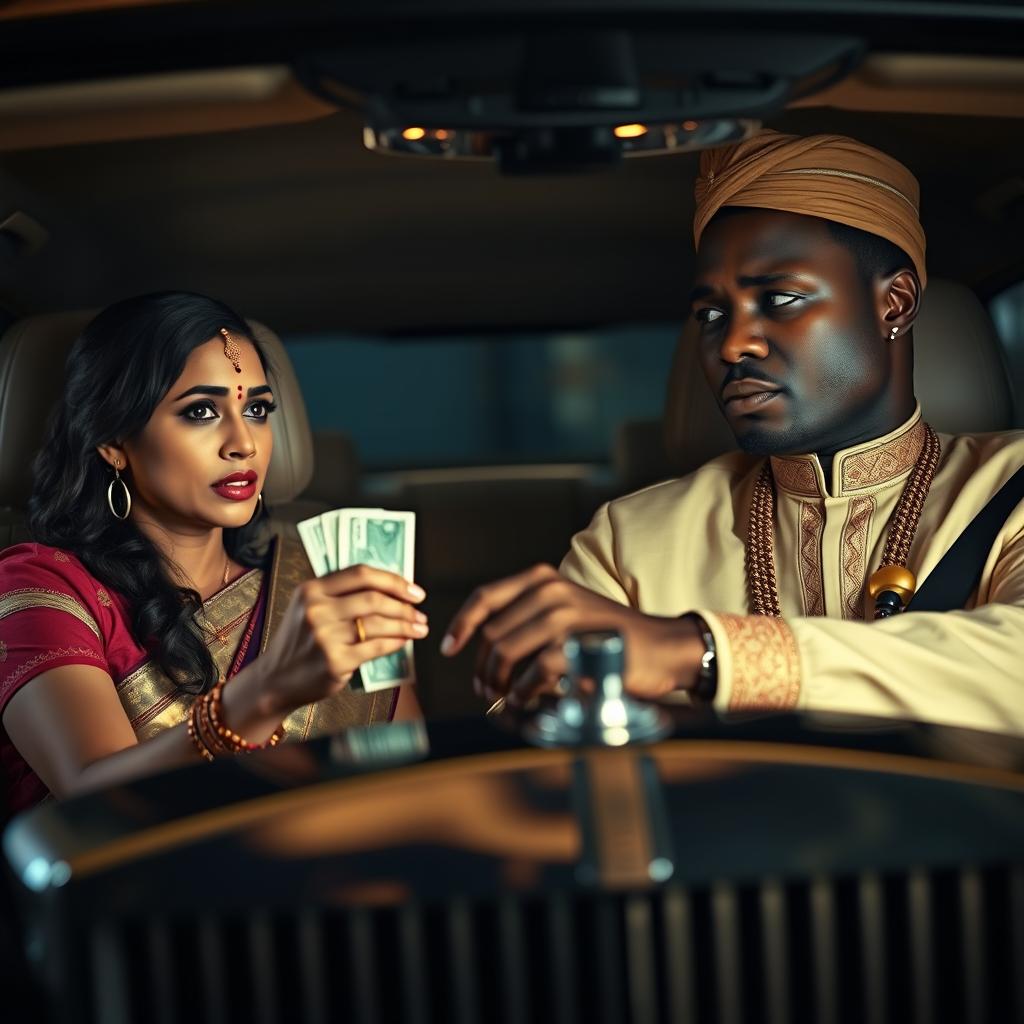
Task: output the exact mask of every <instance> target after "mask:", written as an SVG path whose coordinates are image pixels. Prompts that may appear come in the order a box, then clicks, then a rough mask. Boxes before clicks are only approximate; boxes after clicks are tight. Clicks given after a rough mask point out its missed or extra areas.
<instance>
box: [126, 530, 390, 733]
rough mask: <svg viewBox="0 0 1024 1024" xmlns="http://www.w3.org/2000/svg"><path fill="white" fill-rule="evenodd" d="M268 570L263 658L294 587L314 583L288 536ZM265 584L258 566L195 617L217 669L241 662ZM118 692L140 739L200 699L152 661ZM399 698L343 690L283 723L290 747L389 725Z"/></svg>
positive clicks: (281, 538) (174, 721)
mask: <svg viewBox="0 0 1024 1024" xmlns="http://www.w3.org/2000/svg"><path fill="white" fill-rule="evenodd" d="M268 572H269V577H270V579H269V582H268V584H267V586H268V588H269V590H268V595H267V607H266V612H265V619H264V626H263V636H262V637H261V639H260V648H259V655H260V656H262V655H263V653H264V652H265V651H266V649H267V645H268V644H269V642H270V640H271V638H272V637H273V636H274V635H275V634H276V631H277V629H278V627H279V626H280V624H281V621H282V620H283V618H284V614H285V612H286V611H287V608H288V602H289V599H290V597H291V594H292V592H293V591H294V589H295V588H296V587H297V586H298V585H299V584H300V583H302V582H304V581H305V580H307V579H313V578H314V574H313V570H312V568H311V567H310V564H309V560H308V559H307V557H306V553H305V551H304V550H303V549H302V546H301V544H300V543H299V542H298V541H294V540H292V539H291V538H289V537H288V536H286V535H283V534H279V535H278V537H277V539H276V542H275V544H274V549H273V555H272V559H271V565H270V569H269V570H268ZM263 581H264V571H263V570H262V569H252V570H250V571H249V572H247V573H245V574H244V575H242V576H240V577H239V578H238V579H237V580H235V581H234V582H233V583H231V584H229V585H228V586H227V587H225V588H224V589H223V590H221V591H219V592H218V593H217V594H214V596H213V597H211V598H210V599H209V600H208V601H206V602H204V604H203V608H202V610H201V613H200V612H197V614H196V621H197V624H198V626H199V628H200V629H201V630H202V632H203V635H204V638H205V640H206V645H207V648H208V649H209V651H210V654H211V656H212V657H213V660H214V664H215V665H216V666H217V668H218V670H219V671H220V672H222V673H223V674H225V675H226V674H227V672H228V670H229V669H230V667H231V664H232V662H233V661H234V658H235V654H236V652H237V651H238V645H239V643H240V642H241V639H242V636H243V634H244V632H245V628H246V626H247V625H248V623H249V618H250V616H251V613H252V611H253V609H254V607H255V604H256V600H257V599H258V597H259V592H260V587H261V586H262V585H263ZM229 685H230V684H229ZM117 691H118V696H119V697H120V699H121V704H122V706H123V707H124V709H125V713H126V714H127V715H128V718H129V720H130V721H131V723H132V728H133V729H134V730H135V735H136V736H137V737H138V739H140V740H145V739H149V738H150V737H152V736H155V735H157V734H158V733H160V732H163V731H164V730H165V729H169V728H171V727H172V726H175V725H179V724H180V723H181V722H184V721H185V720H186V719H187V718H188V714H189V711H190V709H191V707H192V703H193V701H194V700H195V695H194V694H190V693H182V692H181V691H180V690H179V689H178V688H177V686H175V684H174V683H173V681H172V680H171V679H170V678H169V677H168V676H167V675H166V674H165V673H164V672H163V670H162V669H160V668H159V667H158V666H157V665H156V664H154V663H153V662H152V661H146V662H144V663H143V664H142V665H140V666H138V668H136V669H134V670H133V671H132V672H131V673H130V674H129V675H127V676H125V678H124V679H122V680H121V681H120V682H119V683H118V684H117ZM393 699H394V694H393V692H392V691H391V690H384V691H381V692H380V693H372V694H365V693H358V692H355V691H352V690H348V689H345V690H342V691H341V692H340V693H337V694H335V695H334V696H333V697H329V698H327V699H326V700H322V701H320V702H318V703H317V704H310V705H307V706H306V707H303V708H299V709H297V710H296V711H293V712H292V713H291V714H290V715H288V717H287V718H286V719H285V721H284V739H285V741H286V742H288V741H291V742H298V741H302V740H307V739H313V738H315V737H317V736H326V735H330V734H332V733H336V732H339V731H341V730H343V729H347V728H350V727H351V726H357V725H369V724H372V723H374V722H386V721H388V718H389V716H390V712H391V702H392V700H393Z"/></svg>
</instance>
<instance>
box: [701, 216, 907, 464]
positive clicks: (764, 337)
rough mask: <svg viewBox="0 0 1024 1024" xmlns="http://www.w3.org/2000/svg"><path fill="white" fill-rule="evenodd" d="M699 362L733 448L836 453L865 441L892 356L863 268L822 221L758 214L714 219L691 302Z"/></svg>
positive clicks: (703, 247) (704, 241) (704, 239)
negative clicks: (859, 269) (865, 430)
mask: <svg viewBox="0 0 1024 1024" xmlns="http://www.w3.org/2000/svg"><path fill="white" fill-rule="evenodd" d="M691 307H692V311H693V315H694V317H695V319H696V320H697V327H698V331H699V338H700V358H701V363H702V365H703V367H704V373H705V375H706V376H707V379H708V382H709V384H710V385H711V388H712V391H713V392H714V394H715V396H716V398H717V399H718V402H719V404H720V405H721V407H722V410H723V412H724V414H725V417H726V419H727V420H728V421H729V425H730V426H731V427H732V430H733V433H734V434H735V435H736V440H737V441H738V443H739V444H740V446H741V447H742V448H744V449H745V450H746V451H750V452H755V453H758V454H786V453H790V454H792V453H799V452H809V451H813V452H820V453H829V452H834V451H836V450H838V449H839V448H842V447H844V446H845V445H848V444H855V443H857V442H858V441H859V440H862V439H863V440H866V438H861V437H860V436H859V434H860V428H859V424H863V423H864V422H865V420H870V419H871V413H872V410H873V409H874V408H875V407H876V406H877V405H878V403H879V402H880V401H881V400H882V399H883V397H884V394H885V391H886V386H887V382H888V379H889V373H890V351H889V347H888V346H887V345H886V342H885V340H884V339H883V337H882V336H881V327H880V326H879V323H878V319H877V314H876V311H875V309H874V306H873V300H872V294H871V290H870V289H869V288H868V286H867V285H866V284H865V283H864V281H863V280H862V279H861V277H860V276H859V274H858V272H857V265H856V260H855V258H854V256H853V254H852V253H851V252H850V250H849V249H847V248H846V247H845V246H843V245H842V244H840V243H839V242H837V241H835V240H834V239H833V237H832V236H831V235H830V234H829V231H828V227H827V225H826V223H825V222H824V221H823V220H820V219H818V218H816V217H804V216H801V215H799V214H793V213H783V212H778V211H775V210H758V209H750V210H743V211H742V212H737V213H731V212H730V213H729V214H728V215H726V216H724V217H721V218H720V219H717V220H714V221H712V223H711V224H710V225H709V226H708V228H707V229H706V230H705V232H704V234H703V236H702V237H701V241H700V249H699V250H698V253H697V274H696V281H695V287H694V290H693V293H692V296H691Z"/></svg>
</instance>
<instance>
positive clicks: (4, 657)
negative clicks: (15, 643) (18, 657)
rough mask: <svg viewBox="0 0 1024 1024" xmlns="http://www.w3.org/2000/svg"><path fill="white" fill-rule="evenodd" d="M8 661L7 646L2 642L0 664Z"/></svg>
mask: <svg viewBox="0 0 1024 1024" xmlns="http://www.w3.org/2000/svg"><path fill="white" fill-rule="evenodd" d="M6 660H7V644H5V643H4V642H3V640H0V662H4V661H6Z"/></svg>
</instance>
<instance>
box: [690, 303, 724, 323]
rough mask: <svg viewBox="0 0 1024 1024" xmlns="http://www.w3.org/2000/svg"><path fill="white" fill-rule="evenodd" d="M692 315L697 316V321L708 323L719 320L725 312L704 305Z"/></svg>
mask: <svg viewBox="0 0 1024 1024" xmlns="http://www.w3.org/2000/svg"><path fill="white" fill-rule="evenodd" d="M694 316H695V317H696V318H697V320H698V322H699V323H702V324H710V323H714V322H715V321H716V320H721V318H722V317H723V316H725V314H724V313H723V312H722V311H721V310H720V309H713V308H712V307H710V306H705V307H704V308H703V309H698V310H697V312H696V313H694Z"/></svg>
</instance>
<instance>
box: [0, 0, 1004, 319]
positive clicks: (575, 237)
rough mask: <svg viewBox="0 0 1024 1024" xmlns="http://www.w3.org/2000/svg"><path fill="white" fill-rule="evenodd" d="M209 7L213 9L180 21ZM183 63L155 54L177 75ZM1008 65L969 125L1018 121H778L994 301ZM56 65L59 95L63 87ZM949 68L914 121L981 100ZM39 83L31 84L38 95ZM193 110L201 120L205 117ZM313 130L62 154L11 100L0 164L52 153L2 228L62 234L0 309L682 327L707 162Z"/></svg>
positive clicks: (858, 116)
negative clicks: (881, 153) (406, 148)
mask: <svg viewBox="0 0 1024 1024" xmlns="http://www.w3.org/2000/svg"><path fill="white" fill-rule="evenodd" d="M33 6H34V5H31V4H13V5H9V6H8V7H7V9H6V13H7V16H8V17H10V16H12V14H17V12H18V10H19V8H20V9H22V10H24V11H27V12H29V13H32V8H33ZM66 6H70V7H72V8H74V7H78V8H80V7H82V6H95V4H93V5H83V4H80V3H79V4H71V5H66ZM197 6H198V7H207V6H216V5H206V4H200V5H193V4H184V5H181V8H182V9H185V8H193V7H197ZM220 6H224V5H220ZM264 6H265V5H264ZM698 6H699V5H698ZM769 6H775V7H778V6H785V5H778V4H777V5H769ZM790 6H792V5H790ZM890 6H894V7H895V6H899V5H890ZM904 6H906V5H904ZM932 6H934V5H932ZM948 6H949V9H950V10H952V9H953V5H948ZM61 20H62V19H60V18H59V17H58V18H56V19H53V18H47V19H45V21H46V22H47V23H49V24H56V23H57V22H60V21H61ZM168 59H169V58H168V57H167V54H163V53H162V54H161V61H162V65H163V67H164V68H166V67H167V62H168ZM936 59H940V58H936ZM1000 59H1001V60H1002V64H1001V65H999V66H1000V67H1001V69H1002V71H1001V74H1003V75H1004V76H1005V75H1007V74H1009V78H1008V79H1006V81H1005V83H1004V84H1005V86H1006V87H1005V88H1004V91H1003V94H1002V102H1001V103H996V102H994V101H993V100H992V99H991V96H990V95H989V94H986V92H985V90H984V89H980V90H976V95H975V98H974V101H973V103H974V107H973V109H975V110H977V111H979V112H981V111H984V112H986V113H991V111H993V110H1000V111H1001V112H1002V114H1003V115H1004V116H978V115H975V116H969V115H967V114H964V113H959V114H939V113H927V114H923V113H911V112H907V111H906V105H907V104H906V102H905V100H906V98H905V96H904V97H903V102H902V109H901V98H900V83H895V84H894V83H892V82H889V83H885V82H882V83H881V85H879V82H877V81H876V82H874V86H875V88H874V89H873V91H872V90H865V89H863V88H862V89H861V92H860V94H858V95H856V96H853V97H852V99H851V95H850V94H849V90H848V94H847V95H846V96H844V95H841V94H836V93H833V94H831V95H826V96H825V97H823V98H824V99H825V100H828V101H830V102H835V103H844V104H846V105H854V106H857V105H859V106H861V107H865V106H870V107H873V108H878V107H880V106H881V107H884V106H885V105H886V97H887V96H888V97H889V98H890V101H891V104H892V106H893V107H895V108H896V109H895V110H884V109H870V110H864V109H860V110H855V109H838V108H837V107H832V106H805V107H802V108H800V109H789V110H786V111H785V112H783V113H782V114H780V115H779V116H776V117H771V118H768V119H767V120H766V123H767V124H768V125H769V126H770V127H773V128H777V129H779V130H783V131H793V132H798V133H802V134H807V133H813V132H820V131H827V132H839V133H844V134H849V135H852V136H854V137H856V138H859V139H862V140H863V141H865V142H868V143H870V144H873V145H876V146H879V147H880V148H882V149H883V150H885V151H886V152H889V153H891V154H892V155H894V156H895V157H897V158H898V159H900V160H903V161H904V162H905V163H906V164H907V165H908V166H909V167H910V168H911V169H912V170H913V171H914V172H915V173H916V174H917V175H918V177H919V179H920V181H921V186H922V219H923V222H924V226H925V230H926V232H927V235H928V244H929V248H928V263H929V271H930V273H931V274H932V275H933V276H939V277H952V278H955V279H958V280H961V281H964V282H965V283H967V284H969V285H971V286H972V287H974V288H975V289H977V290H978V291H979V292H980V293H981V294H982V295H983V296H984V295H985V294H988V293H991V292H994V291H996V290H998V289H999V288H1000V287H1002V286H1005V285H1006V284H1009V283H1012V282H1014V281H1016V280H1019V279H1020V277H1022V276H1024V255H1022V252H1021V248H1020V245H1019V237H1020V230H1021V226H1022V224H1024V133H1022V132H1021V130H1020V126H1021V121H1020V120H1019V118H1020V117H1021V116H1024V92H1022V90H1021V89H1020V79H1021V76H1022V75H1024V62H1020V61H1012V60H1011V61H1007V60H1006V58H1005V57H1003V58H1000ZM181 60H182V63H185V62H186V57H185V56H184V55H183V56H182V58H181ZM53 64H54V66H53V68H52V72H51V74H52V77H53V79H54V80H59V79H60V78H61V77H62V76H63V75H64V74H65V69H63V68H61V67H58V62H57V61H56V60H55V61H54V62H53ZM993 66H995V65H993ZM942 67H943V65H942V64H941V62H940V63H939V64H938V65H936V66H934V67H933V68H932V71H931V72H930V74H928V75H924V76H923V77H922V78H921V80H920V81H919V82H918V87H917V89H916V96H917V99H916V100H915V102H916V103H917V104H918V109H928V108H929V106H930V107H931V108H932V109H934V108H935V107H936V106H937V107H938V108H939V109H945V108H946V107H944V104H945V105H948V106H949V107H950V108H952V107H953V106H954V105H955V103H954V100H955V97H957V96H964V95H968V96H969V95H970V89H968V88H954V89H951V88H950V83H949V81H946V82H943V76H942V74H941V73H939V74H936V68H937V69H938V70H939V71H940V72H941V69H942ZM45 70H46V69H45V67H44V68H43V70H42V71H40V70H39V68H38V66H36V68H35V70H34V72H33V73H34V75H35V77H36V80H37V81H38V79H39V76H40V75H41V74H42V75H43V76H44V78H45ZM79 70H80V69H79ZM876 77H877V76H876ZM947 77H948V76H947ZM864 81H866V80H865V79H863V77H862V82H861V84H862V85H863V84H864ZM868 84H870V82H869V83H868ZM841 85H842V83H841ZM902 85H903V86H904V87H905V86H906V82H903V83H902ZM905 91H906V90H905V88H904V92H905ZM4 95H5V94H4V93H3V92H2V91H0V100H2V99H3V97H4ZM929 96H931V98H932V102H931V103H930V104H929V102H928V99H929ZM987 96H988V98H987ZM1007 96H1009V97H1010V98H1009V100H1007ZM1014 96H1016V97H1017V99H1016V101H1014V99H1013V97H1014ZM936 97H938V100H937V101H936V99H935V98H936ZM821 101H822V97H819V98H817V99H815V98H813V97H812V98H811V99H809V100H804V101H803V102H804V103H815V102H821ZM968 106H969V107H970V104H968ZM195 111H196V118H197V122H198V119H199V118H200V116H201V114H202V107H201V104H198V103H197V104H196V106H195ZM316 113H317V114H318V115H319V116H315V117H314V118H313V119H312V120H306V121H301V122H299V123H294V119H293V118H288V119H286V120H285V123H270V124H263V125H259V126H257V127H250V128H246V129H244V130H221V131H204V132H201V133H199V132H187V133H184V134H182V133H181V132H182V129H181V126H180V125H179V126H178V127H177V128H176V129H175V130H174V133H172V134H166V135H161V136H157V137H146V138H120V139H117V138H111V139H110V140H109V141H103V140H92V141H79V142H77V143H73V144H64V145H59V144H57V143H58V142H59V141H61V138H60V134H59V133H58V132H56V129H54V134H53V136H52V137H51V138H48V137H47V125H48V123H50V122H48V121H47V117H48V116H50V115H48V114H46V113H45V112H44V113H40V114H37V115H33V114H32V113H31V111H30V110H25V111H21V112H20V113H19V112H18V111H17V110H15V112H14V113H11V111H10V110H7V111H5V109H4V107H3V105H2V103H0V150H2V149H4V148H5V147H4V144H3V137H4V132H5V130H6V131H7V133H8V135H10V132H11V125H12V123H13V124H14V125H15V128H16V127H17V125H18V124H19V123H20V124H21V125H31V127H32V130H33V133H34V135H33V137H34V138H37V142H36V143H35V144H34V145H32V146H31V147H30V148H11V147H10V145H8V146H7V147H6V148H7V151H6V152H0V192H2V194H3V195H4V197H5V206H4V208H3V209H0V221H2V220H3V218H4V217H5V216H7V215H8V214H9V213H10V212H12V211H13V210H21V211H24V212H25V213H27V214H28V215H29V216H30V217H32V218H33V219H34V220H35V221H37V222H38V223H39V224H40V225H42V227H43V228H44V229H45V230H46V232H48V235H49V238H48V241H47V242H46V244H44V245H43V246H41V248H40V249H39V251H37V252H31V253H29V252H23V253H22V254H21V255H20V257H18V258H17V259H14V260H4V261H0V305H2V306H5V307H6V308H8V309H9V310H10V311H11V312H13V313H22V312H33V311H40V310H58V309H72V308H79V307H95V306H101V305H104V304H106V303H108V302H111V301H113V300H115V299H117V298H119V297H122V296H124V295H127V294H133V293H138V292H143V291H149V290H154V289H159V288H172V287H173V288H190V289H195V290H200V291H205V292H208V293H210V294H214V295H217V296H219V297H222V298H223V299H225V300H226V301H228V302H230V303H232V304H233V305H235V306H236V307H238V308H239V309H242V310H244V311H245V312H246V313H247V315H251V316H255V317H258V318H259V319H261V320H263V321H265V322H267V323H271V324H273V325H274V326H275V328H276V329H278V330H279V331H284V332H298V331H315V330H322V329H325V328H329V329H340V330H352V331H365V332H402V333H408V332H420V331H422V332H440V331H473V330H486V329H493V330H515V329H517V328H521V327H558V326H581V325H587V324H598V323H615V322H636V321H669V322H674V321H679V320H681V319H682V318H683V317H684V316H685V312H686V310H685V296H686V293H687V290H688V289H687V284H688V281H689V278H690V274H691V270H692V260H693V245H692V234H691V228H690V223H691V219H692V212H693V202H692V187H693V179H694V175H695V172H696V165H697V157H696V155H695V154H686V155H677V156H666V157H653V158H651V157H649V158H644V159H632V160H627V161H625V162H624V164H623V165H622V166H621V167H619V168H617V169H614V170H611V171H604V172H595V173H590V174H585V175H579V174H574V175H567V176H550V175H549V176H544V177H532V178H525V179H524V178H507V177H502V176H500V175H499V174H498V173H497V171H496V169H495V167H494V166H493V165H492V164H489V163H452V162H437V163H433V162H430V161H425V160H418V159H412V158H404V159H403V158H395V157H384V156H380V155H377V154H373V153H370V152H367V151H366V150H365V149H364V148H363V144H362V123H363V122H362V118H361V116H360V115H359V113H358V112H355V111H351V110H347V111H339V112H336V113H330V114H327V115H326V116H323V114H322V110H318V111H316ZM1007 114H1012V115H1014V116H1006V115H1007ZM139 116H140V117H141V116H142V115H139ZM19 118H20V122H19V121H18V119H19ZM12 119H13V120H12ZM282 119H285V115H284V114H281V115H280V117H278V120H279V121H280V120H282ZM51 121H52V118H51ZM168 131H170V129H168ZM112 134H116V132H112Z"/></svg>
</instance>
